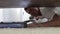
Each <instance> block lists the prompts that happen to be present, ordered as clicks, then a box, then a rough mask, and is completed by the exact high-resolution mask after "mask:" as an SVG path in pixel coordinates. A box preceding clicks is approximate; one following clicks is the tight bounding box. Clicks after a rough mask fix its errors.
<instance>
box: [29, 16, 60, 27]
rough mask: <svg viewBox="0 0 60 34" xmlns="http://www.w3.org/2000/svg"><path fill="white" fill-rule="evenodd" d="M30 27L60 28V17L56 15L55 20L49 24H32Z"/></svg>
mask: <svg viewBox="0 0 60 34" xmlns="http://www.w3.org/2000/svg"><path fill="white" fill-rule="evenodd" d="M28 27H60V17H59V16H58V15H55V16H54V18H53V20H52V21H50V22H47V23H43V24H40V23H32V24H29V25H28Z"/></svg>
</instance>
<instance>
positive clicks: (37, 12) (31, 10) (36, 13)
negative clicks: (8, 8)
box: [25, 7, 41, 17]
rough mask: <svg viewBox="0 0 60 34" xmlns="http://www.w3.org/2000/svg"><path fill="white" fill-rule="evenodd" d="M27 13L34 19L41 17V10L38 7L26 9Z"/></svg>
mask: <svg viewBox="0 0 60 34" xmlns="http://www.w3.org/2000/svg"><path fill="white" fill-rule="evenodd" d="M25 11H26V12H27V13H28V14H30V15H31V16H34V17H37V16H41V12H40V9H39V8H38V7H29V8H25Z"/></svg>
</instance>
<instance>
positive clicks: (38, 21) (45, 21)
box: [34, 18, 48, 23]
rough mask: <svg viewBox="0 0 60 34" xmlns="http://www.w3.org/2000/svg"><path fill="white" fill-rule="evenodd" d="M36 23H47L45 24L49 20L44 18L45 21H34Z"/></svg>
mask: <svg viewBox="0 0 60 34" xmlns="http://www.w3.org/2000/svg"><path fill="white" fill-rule="evenodd" d="M34 20H35V22H36V23H45V22H48V19H47V18H43V19H38V20H36V19H34Z"/></svg>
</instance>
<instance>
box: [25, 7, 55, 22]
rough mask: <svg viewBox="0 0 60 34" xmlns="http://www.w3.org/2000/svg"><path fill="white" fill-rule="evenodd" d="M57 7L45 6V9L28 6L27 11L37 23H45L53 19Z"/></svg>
mask: <svg viewBox="0 0 60 34" xmlns="http://www.w3.org/2000/svg"><path fill="white" fill-rule="evenodd" d="M54 9H55V7H45V8H44V9H43V11H41V10H40V8H39V7H26V8H25V11H26V12H27V13H28V14H30V15H31V17H33V19H34V20H35V22H36V23H45V22H48V21H51V20H53V17H54V15H55V12H54Z"/></svg>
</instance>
